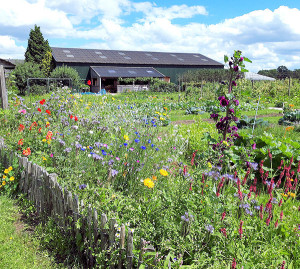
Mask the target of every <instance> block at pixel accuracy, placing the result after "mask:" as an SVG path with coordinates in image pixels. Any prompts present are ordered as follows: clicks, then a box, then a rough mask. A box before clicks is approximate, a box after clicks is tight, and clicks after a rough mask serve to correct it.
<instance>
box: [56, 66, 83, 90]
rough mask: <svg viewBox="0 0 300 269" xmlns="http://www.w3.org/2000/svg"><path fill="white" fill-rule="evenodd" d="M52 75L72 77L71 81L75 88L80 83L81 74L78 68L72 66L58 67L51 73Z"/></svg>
mask: <svg viewBox="0 0 300 269" xmlns="http://www.w3.org/2000/svg"><path fill="white" fill-rule="evenodd" d="M50 77H52V78H70V79H71V80H72V81H71V83H72V84H71V85H72V87H73V88H77V87H78V86H79V84H80V76H79V74H78V72H77V70H75V69H74V68H72V67H69V66H66V65H63V66H60V67H56V68H55V69H54V70H53V71H52V72H51V74H50Z"/></svg>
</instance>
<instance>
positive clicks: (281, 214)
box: [280, 210, 283, 221]
mask: <svg viewBox="0 0 300 269" xmlns="http://www.w3.org/2000/svg"><path fill="white" fill-rule="evenodd" d="M282 219H283V211H282V210H281V212H280V220H281V221H282Z"/></svg>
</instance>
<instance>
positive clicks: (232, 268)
mask: <svg viewBox="0 0 300 269" xmlns="http://www.w3.org/2000/svg"><path fill="white" fill-rule="evenodd" d="M231 269H236V261H235V258H233V261H232V264H231Z"/></svg>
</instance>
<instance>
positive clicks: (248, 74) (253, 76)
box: [244, 72, 276, 81]
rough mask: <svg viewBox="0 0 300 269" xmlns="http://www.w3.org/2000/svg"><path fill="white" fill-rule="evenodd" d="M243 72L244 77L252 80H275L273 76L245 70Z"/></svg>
mask: <svg viewBox="0 0 300 269" xmlns="http://www.w3.org/2000/svg"><path fill="white" fill-rule="evenodd" d="M244 74H245V79H248V80H253V81H259V80H270V81H274V80H276V79H275V78H270V77H267V76H263V75H259V74H256V73H252V72H246V73H244Z"/></svg>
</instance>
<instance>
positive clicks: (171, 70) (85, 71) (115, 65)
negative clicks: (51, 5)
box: [51, 47, 224, 92]
mask: <svg viewBox="0 0 300 269" xmlns="http://www.w3.org/2000/svg"><path fill="white" fill-rule="evenodd" d="M51 49H52V56H53V62H54V64H55V67H58V66H63V65H67V66H70V67H73V68H74V69H76V70H77V71H78V73H79V75H80V77H81V79H82V80H84V81H85V82H87V81H88V80H91V82H92V85H91V90H92V91H93V92H98V91H100V89H102V88H109V89H110V90H111V91H112V92H114V91H117V86H118V85H117V84H118V78H132V77H154V78H159V79H162V80H166V81H171V82H173V83H177V82H178V81H177V80H178V77H179V76H180V75H181V74H183V73H185V72H186V71H188V70H191V69H193V70H195V69H203V68H221V69H223V68H224V65H223V64H221V63H219V62H217V61H214V60H212V59H210V58H208V57H206V56H204V55H202V54H199V53H175V52H174V53H168V52H148V51H124V50H99V49H79V48H58V47H52V48H51Z"/></svg>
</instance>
